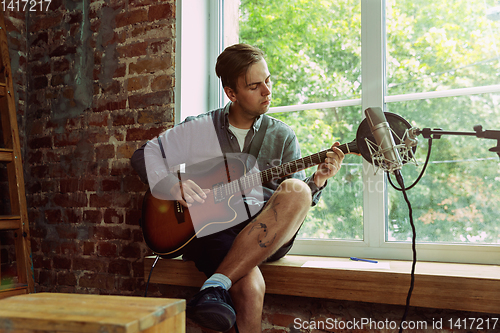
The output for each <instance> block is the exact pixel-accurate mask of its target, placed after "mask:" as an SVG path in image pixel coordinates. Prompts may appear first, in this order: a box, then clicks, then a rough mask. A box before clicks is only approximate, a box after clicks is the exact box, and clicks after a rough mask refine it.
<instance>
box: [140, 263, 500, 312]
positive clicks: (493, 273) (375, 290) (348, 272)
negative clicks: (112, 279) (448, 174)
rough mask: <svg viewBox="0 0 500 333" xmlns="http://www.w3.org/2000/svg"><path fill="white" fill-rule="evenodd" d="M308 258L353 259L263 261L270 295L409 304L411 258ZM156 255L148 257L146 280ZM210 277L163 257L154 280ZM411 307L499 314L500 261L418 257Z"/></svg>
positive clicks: (191, 281) (198, 281)
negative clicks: (354, 263) (360, 261)
mask: <svg viewBox="0 0 500 333" xmlns="http://www.w3.org/2000/svg"><path fill="white" fill-rule="evenodd" d="M307 261H320V262H335V261H336V262H343V261H345V262H349V259H346V258H332V257H312V256H296V255H287V256H286V257H284V258H283V259H281V260H279V261H276V262H273V263H266V264H263V265H261V270H262V274H263V275H264V278H265V280H266V288H267V289H266V292H267V293H270V294H279V295H292V296H304V297H315V298H325V299H337V300H349V301H359V302H371V303H382V304H396V305H404V304H405V302H406V296H407V293H408V288H409V286H410V271H411V262H409V261H391V260H380V261H379V262H381V263H389V265H390V269H360V268H356V269H341V268H322V267H302V266H303V264H304V263H306V262H307ZM153 262H154V257H147V258H146V259H145V261H144V272H145V278H146V279H147V277H148V274H149V271H150V269H151V265H152V264H153ZM204 281H205V275H204V274H203V273H200V272H199V271H198V270H197V269H196V267H195V266H194V264H193V263H192V262H184V261H182V260H181V259H160V260H159V261H158V263H157V265H156V267H155V269H154V270H153V273H152V276H151V283H160V284H169V285H176V286H190V287H199V286H201V285H202V284H203V282H204ZM411 305H412V306H419V307H427V308H437V309H452V310H461V311H472V312H484V313H500V266H496V265H473V264H452V263H437V262H417V266H416V272H415V288H414V290H413V295H412V298H411Z"/></svg>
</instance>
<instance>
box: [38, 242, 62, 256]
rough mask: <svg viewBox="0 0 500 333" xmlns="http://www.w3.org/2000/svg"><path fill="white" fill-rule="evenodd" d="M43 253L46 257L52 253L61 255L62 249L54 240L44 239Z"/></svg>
mask: <svg viewBox="0 0 500 333" xmlns="http://www.w3.org/2000/svg"><path fill="white" fill-rule="evenodd" d="M42 252H43V253H45V254H46V255H47V254H52V253H61V247H60V246H59V243H57V242H55V241H53V240H47V239H43V240H42Z"/></svg>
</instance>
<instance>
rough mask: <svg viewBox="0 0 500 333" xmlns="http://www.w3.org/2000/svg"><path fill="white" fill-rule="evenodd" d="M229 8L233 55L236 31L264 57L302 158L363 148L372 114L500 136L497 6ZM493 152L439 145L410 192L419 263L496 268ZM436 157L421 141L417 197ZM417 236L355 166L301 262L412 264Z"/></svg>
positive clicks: (497, 205) (461, 141)
mask: <svg viewBox="0 0 500 333" xmlns="http://www.w3.org/2000/svg"><path fill="white" fill-rule="evenodd" d="M223 2H224V6H225V8H224V20H223V22H224V24H223V25H221V27H223V28H224V29H223V31H225V33H224V35H225V36H228V31H229V32H233V37H232V38H233V39H232V41H230V42H228V41H227V38H228V37H225V38H226V40H225V45H226V46H227V45H229V44H232V43H234V42H235V39H234V31H238V34H239V41H240V42H246V43H250V44H254V45H257V46H259V47H260V48H262V49H263V50H264V51H265V53H266V60H267V62H268V64H269V68H270V71H271V73H272V79H273V105H272V106H273V107H272V108H271V110H270V112H272V116H275V117H277V118H279V119H282V120H284V121H285V122H287V123H288V124H289V125H291V126H292V127H293V128H294V130H295V131H296V133H297V136H298V138H299V142H300V144H301V148H302V153H303V155H304V156H305V155H308V154H312V153H315V152H317V151H319V150H322V149H325V148H327V147H328V146H329V145H331V143H332V142H333V141H336V140H338V141H340V142H341V143H347V142H350V141H351V140H353V139H354V138H355V136H356V130H357V127H358V126H359V123H360V122H361V120H362V119H363V117H364V116H363V112H362V111H363V110H364V109H366V108H367V107H373V106H380V107H383V108H384V110H385V111H389V112H393V113H396V114H399V115H401V116H402V117H403V118H405V119H406V120H408V121H409V122H410V123H411V124H412V126H415V127H419V128H424V127H430V128H436V127H441V128H443V129H445V130H455V131H472V127H473V126H474V125H475V124H482V125H483V127H484V128H485V129H490V130H493V129H496V130H498V129H500V108H499V105H500V103H499V102H500V85H499V84H498V82H499V76H500V21H498V20H495V19H497V17H496V16H495V13H496V12H495V10H494V9H495V8H497V7H496V6H500V5H498V4H497V3H496V2H495V1H494V0H472V1H471V0H446V1H442V2H439V3H436V2H435V1H433V0H422V1H418V2H414V1H409V0H387V1H383V0H343V1H326V0H325V1H315V0H309V1H306V0H304V1H291V0H290V1H283V0H260V1H254V0H253V1H250V0H241V1H237V0H234V1H231V0H225V1H223ZM221 3H222V2H221ZM235 3H239V10H238V6H237V5H235ZM228 4H231V5H232V7H228ZM231 8H232V9H231ZM492 13H493V14H492ZM235 15H236V16H237V17H238V20H236V19H235ZM495 145H496V142H495V141H494V140H485V139H477V138H474V137H462V136H455V137H452V136H443V137H442V138H441V139H439V140H437V139H434V140H433V147H432V155H431V159H430V162H431V163H430V165H429V166H428V168H427V170H426V174H425V175H424V177H423V179H422V180H421V182H420V183H419V184H418V185H417V186H416V187H415V188H413V189H411V190H410V191H409V192H408V195H409V197H410V200H411V203H412V205H413V209H414V214H413V216H414V220H415V223H416V226H417V237H418V242H419V244H418V246H417V249H418V257H419V260H435V261H458V262H478V263H494V262H498V254H499V251H500V247H499V244H500V222H499V221H498V219H497V218H496V217H497V216H499V215H500V214H499V213H500V200H499V199H500V194H498V193H500V191H499V187H500V164H499V159H498V156H496V155H495V154H494V153H491V152H489V151H488V148H490V147H493V146H495ZM426 152H427V140H425V139H423V138H422V136H419V146H418V149H417V155H416V157H417V160H418V162H419V166H416V167H415V166H411V165H406V166H405V167H404V168H403V170H402V172H403V175H404V176H405V182H406V183H407V185H409V184H411V183H412V182H413V180H414V179H415V178H416V176H417V175H418V173H419V171H420V170H421V168H422V165H423V164H424V163H423V162H424V160H425V156H426ZM313 171H314V170H310V171H309V172H313ZM410 232H411V231H410V229H409V222H408V211H407V207H406V204H405V202H404V200H403V198H402V195H401V193H400V192H397V191H395V190H393V189H392V187H391V186H389V185H388V183H387V181H386V178H385V175H382V174H381V173H380V172H379V173H377V174H375V175H374V171H373V169H372V168H371V167H370V165H369V164H368V163H367V162H365V161H363V160H362V158H361V157H359V156H352V155H351V156H348V157H347V158H346V159H345V162H344V166H343V168H342V170H341V172H340V173H339V174H338V175H337V176H336V177H335V179H333V180H331V181H330V184H329V186H328V187H327V189H326V190H325V192H324V194H323V198H322V200H321V203H320V204H319V205H318V206H317V207H315V208H314V209H313V210H312V212H311V213H310V214H309V217H308V219H307V220H306V222H305V224H304V226H303V227H302V228H301V231H300V234H299V237H300V239H298V240H297V242H296V245H295V246H294V248H293V249H292V251H293V252H294V253H300V254H317V255H333V256H360V257H372V258H373V257H375V258H390V259H410V258H411V249H410V245H409V241H408V240H409V237H410V236H411V233H410Z"/></svg>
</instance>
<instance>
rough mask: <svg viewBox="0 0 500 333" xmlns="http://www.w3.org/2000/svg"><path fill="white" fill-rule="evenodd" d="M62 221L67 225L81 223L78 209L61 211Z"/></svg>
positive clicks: (80, 213) (80, 214)
mask: <svg viewBox="0 0 500 333" xmlns="http://www.w3.org/2000/svg"><path fill="white" fill-rule="evenodd" d="M63 221H66V222H67V223H73V224H75V223H80V222H81V221H82V212H81V210H80V209H73V208H68V209H64V210H63Z"/></svg>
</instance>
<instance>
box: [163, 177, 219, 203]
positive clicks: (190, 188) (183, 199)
mask: <svg viewBox="0 0 500 333" xmlns="http://www.w3.org/2000/svg"><path fill="white" fill-rule="evenodd" d="M207 193H210V190H209V189H202V188H201V187H199V186H198V184H196V183H195V182H194V181H192V180H191V179H189V180H185V181H181V182H179V183H178V184H176V185H174V186H173V187H172V189H171V190H170V194H172V196H173V197H174V198H175V200H177V201H179V202H180V204H181V205H183V206H184V207H188V208H189V207H191V205H192V204H193V203H194V202H199V203H204V202H205V199H206V198H207Z"/></svg>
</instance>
